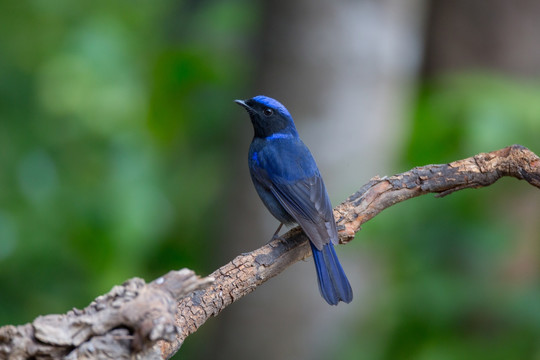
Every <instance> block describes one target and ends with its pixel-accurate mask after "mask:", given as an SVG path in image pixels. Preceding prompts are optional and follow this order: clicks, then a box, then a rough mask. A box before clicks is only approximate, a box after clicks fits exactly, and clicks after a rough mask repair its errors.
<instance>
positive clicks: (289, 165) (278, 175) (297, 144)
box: [249, 134, 319, 182]
mask: <svg viewBox="0 0 540 360" xmlns="http://www.w3.org/2000/svg"><path fill="white" fill-rule="evenodd" d="M249 160H250V168H251V167H255V168H258V170H259V171H261V173H262V174H264V175H265V176H266V177H267V179H268V180H270V181H291V182H292V181H296V180H300V179H306V178H310V177H312V176H314V175H318V174H319V170H318V169H317V164H316V163H315V160H314V159H313V156H312V155H311V153H310V152H309V150H308V148H307V147H306V146H305V145H304V143H303V142H302V141H301V140H300V139H299V138H296V137H290V136H285V135H284V134H274V135H272V136H269V137H268V138H266V139H254V140H253V142H252V143H251V147H250V151H249Z"/></svg>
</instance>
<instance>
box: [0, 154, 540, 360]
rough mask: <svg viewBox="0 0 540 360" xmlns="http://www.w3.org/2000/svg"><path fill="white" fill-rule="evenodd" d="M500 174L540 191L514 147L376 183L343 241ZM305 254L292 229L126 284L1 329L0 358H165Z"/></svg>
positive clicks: (532, 163) (357, 200) (354, 209)
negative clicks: (406, 204) (201, 269)
mask: <svg viewBox="0 0 540 360" xmlns="http://www.w3.org/2000/svg"><path fill="white" fill-rule="evenodd" d="M503 176H510V177H515V178H517V179H520V180H526V181H527V182H529V183H530V184H531V185H533V186H535V187H537V188H540V158H538V156H536V155H535V154H534V153H532V152H531V151H530V150H528V149H527V148H525V147H523V146H520V145H513V146H509V147H506V148H504V149H501V150H497V151H493V152H490V153H482V154H478V155H476V156H473V157H471V158H467V159H464V160H459V161H455V162H452V163H449V164H442V165H427V166H422V167H417V168H414V169H412V170H410V171H407V172H405V173H402V174H398V175H394V176H391V177H383V178H379V177H376V178H373V179H372V180H370V181H369V182H368V183H367V184H366V185H364V186H363V187H362V188H361V189H360V190H359V191H358V192H356V193H355V194H353V195H351V196H350V197H349V198H348V199H347V200H346V201H345V202H343V203H342V204H340V205H339V206H337V207H336V208H335V209H334V216H335V217H336V220H337V224H338V230H339V235H340V242H341V243H347V242H349V241H351V240H352V239H353V238H354V235H355V233H356V232H357V231H358V230H360V226H361V225H362V224H363V223H365V222H366V221H368V220H370V219H371V218H373V217H375V216H376V215H377V214H378V213H380V212H381V211H382V210H384V209H386V208H388V207H390V206H392V205H394V204H396V203H398V202H402V201H404V200H407V199H410V198H413V197H416V196H420V195H424V194H428V193H436V194H437V197H443V196H446V195H449V194H451V193H453V192H454V191H458V190H462V189H467V188H479V187H484V186H489V185H491V184H493V183H494V182H496V181H497V180H498V179H500V178H501V177H503ZM310 255H311V252H310V250H309V246H308V243H307V238H306V236H305V235H304V234H303V232H302V231H301V230H300V229H299V228H294V229H292V230H291V231H289V232H287V233H286V234H285V235H283V236H282V239H279V240H274V241H272V242H270V243H268V244H267V245H265V246H262V247H261V248H259V249H257V250H254V251H252V252H249V253H246V254H242V255H240V256H237V257H236V258H234V259H233V260H232V261H231V262H229V263H228V264H226V265H224V266H222V267H221V268H219V269H217V270H216V271H214V272H213V273H212V274H210V276H209V277H208V278H204V279H199V278H197V277H196V276H195V274H194V273H193V272H191V271H189V270H186V269H184V270H181V271H180V272H171V273H169V274H167V275H165V276H164V277H162V278H159V279H157V280H155V281H153V282H152V283H150V284H144V282H143V281H142V280H140V279H131V280H129V281H128V282H126V283H125V284H124V285H122V286H121V287H115V288H113V290H111V292H110V293H109V294H107V295H104V296H100V297H98V298H97V299H96V300H95V301H94V302H93V303H92V304H90V306H88V307H87V308H86V309H84V310H82V311H81V310H72V311H70V312H69V313H67V314H66V315H47V316H41V317H38V318H37V319H36V320H34V321H33V322H32V323H31V324H26V325H22V326H17V327H15V326H5V327H2V328H0V357H1V358H3V356H4V357H8V356H11V357H10V359H24V358H26V357H30V356H34V357H35V358H39V359H60V358H64V356H66V358H67V359H75V358H96V357H97V356H96V354H106V355H107V356H108V357H107V356H105V355H103V357H102V358H111V359H112V358H114V359H123V358H129V356H130V353H132V354H136V358H139V359H154V358H155V359H160V358H168V357H170V356H172V355H173V354H174V353H176V352H177V351H178V349H179V348H180V346H181V344H182V343H183V341H184V339H185V338H186V337H187V336H189V335H190V334H192V333H194V332H195V331H197V329H198V328H199V327H200V326H201V325H202V324H204V323H205V322H206V321H207V320H208V319H209V318H210V317H212V316H216V315H218V314H219V313H220V312H221V311H222V310H223V309H224V308H226V307H227V306H228V305H230V304H232V303H233V302H234V301H236V300H238V299H240V298H241V297H243V296H245V295H247V294H249V293H250V292H252V291H253V290H255V289H256V288H257V286H259V285H261V284H262V283H264V282H265V281H267V280H268V279H270V278H272V277H274V276H276V275H278V274H279V273H281V272H282V271H283V270H284V269H285V268H287V267H288V266H290V265H292V264H293V263H295V262H297V261H298V260H301V259H304V258H306V257H308V256H310Z"/></svg>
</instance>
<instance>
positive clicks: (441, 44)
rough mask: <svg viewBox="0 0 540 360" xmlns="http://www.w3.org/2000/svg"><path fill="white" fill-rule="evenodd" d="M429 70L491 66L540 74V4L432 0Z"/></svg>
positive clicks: (425, 68) (534, 0) (516, 72)
mask: <svg viewBox="0 0 540 360" xmlns="http://www.w3.org/2000/svg"><path fill="white" fill-rule="evenodd" d="M429 4H430V5H429V14H428V17H427V18H428V27H427V32H426V50H425V57H424V59H425V60H424V66H423V71H424V73H425V74H426V75H436V74H439V73H444V72H448V71H459V70H475V69H479V68H488V69H491V70H494V71H498V72H503V73H507V74H510V75H517V76H531V75H539V73H540V46H538V44H539V39H540V21H539V20H538V14H540V1H538V0H516V1H507V0H492V1H488V2H486V1H482V0H440V1H431V2H429Z"/></svg>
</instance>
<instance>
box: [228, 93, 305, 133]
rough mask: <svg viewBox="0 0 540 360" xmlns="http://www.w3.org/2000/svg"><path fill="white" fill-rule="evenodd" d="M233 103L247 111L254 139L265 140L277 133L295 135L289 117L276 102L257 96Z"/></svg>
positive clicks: (291, 120) (294, 128)
mask: <svg viewBox="0 0 540 360" xmlns="http://www.w3.org/2000/svg"><path fill="white" fill-rule="evenodd" d="M235 102H236V103H237V104H238V105H240V106H242V107H243V108H244V109H246V110H247V112H248V114H249V117H250V119H251V123H252V124H253V129H254V131H255V137H259V138H266V137H268V136H270V135H273V134H277V133H283V134H292V135H297V132H296V127H295V126H294V122H293V119H292V117H291V115H290V114H289V112H288V111H287V109H286V108H285V106H283V105H281V104H280V103H279V102H278V101H277V100H274V99H272V98H269V97H267V96H262V95H259V96H255V97H254V98H251V99H248V100H235Z"/></svg>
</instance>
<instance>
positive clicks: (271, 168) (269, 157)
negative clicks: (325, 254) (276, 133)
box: [253, 141, 338, 250]
mask: <svg viewBox="0 0 540 360" xmlns="http://www.w3.org/2000/svg"><path fill="white" fill-rule="evenodd" d="M277 145H279V144H277ZM293 145H294V146H292V145H291V144H290V143H289V144H283V146H281V147H279V146H273V147H271V148H270V149H268V147H267V148H265V149H264V150H263V151H260V152H259V153H258V154H257V160H258V166H256V167H255V171H254V172H253V175H254V176H255V177H256V179H257V180H258V181H259V182H260V183H262V184H263V185H264V186H265V187H267V188H268V189H269V190H270V191H271V192H272V194H273V195H274V196H275V197H276V199H277V200H278V202H279V203H280V204H281V205H282V206H283V207H284V208H285V210H286V211H287V212H288V213H289V214H290V215H291V216H292V217H293V218H294V219H295V221H296V222H297V223H298V224H299V225H300V226H301V227H302V229H303V230H304V232H305V233H306V235H307V236H308V237H309V238H310V240H311V242H312V243H313V244H314V245H315V247H316V248H317V249H319V250H321V249H322V248H323V246H324V245H326V244H328V243H329V242H332V243H334V244H337V242H338V236H337V229H336V223H335V221H334V214H333V210H332V205H331V203H330V200H329V198H328V194H327V192H326V187H325V186H324V182H323V179H322V177H321V175H320V174H319V170H318V169H317V165H316V164H315V160H313V157H312V156H311V153H310V152H309V150H308V149H307V147H306V146H305V145H304V144H303V143H301V142H300V141H299V143H297V144H293Z"/></svg>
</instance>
